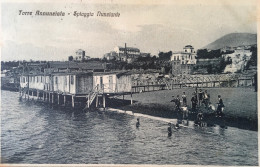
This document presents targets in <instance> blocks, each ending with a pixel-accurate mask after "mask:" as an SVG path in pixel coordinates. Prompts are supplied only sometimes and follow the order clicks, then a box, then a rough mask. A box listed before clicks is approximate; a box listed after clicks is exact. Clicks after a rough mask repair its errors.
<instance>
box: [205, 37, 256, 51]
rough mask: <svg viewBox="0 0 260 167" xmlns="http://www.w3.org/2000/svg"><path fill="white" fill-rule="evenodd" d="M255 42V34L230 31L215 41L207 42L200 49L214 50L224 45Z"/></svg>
mask: <svg viewBox="0 0 260 167" xmlns="http://www.w3.org/2000/svg"><path fill="white" fill-rule="evenodd" d="M256 43H257V35H256V34H250V33H231V34H227V35H225V36H223V37H221V38H219V39H217V40H216V41H214V42H212V43H210V44H208V45H207V46H205V47H203V48H202V49H210V50H216V49H220V48H223V47H225V46H231V47H236V46H241V45H253V44H256Z"/></svg>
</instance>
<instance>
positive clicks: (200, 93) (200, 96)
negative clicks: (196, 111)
mask: <svg viewBox="0 0 260 167" xmlns="http://www.w3.org/2000/svg"><path fill="white" fill-rule="evenodd" d="M198 95H199V106H201V102H202V97H203V92H202V90H201V89H200V90H199V93H198Z"/></svg>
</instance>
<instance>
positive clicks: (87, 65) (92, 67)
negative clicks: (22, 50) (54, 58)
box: [48, 61, 105, 70]
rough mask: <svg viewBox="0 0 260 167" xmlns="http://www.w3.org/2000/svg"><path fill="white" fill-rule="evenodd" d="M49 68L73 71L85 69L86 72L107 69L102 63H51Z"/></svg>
mask: <svg viewBox="0 0 260 167" xmlns="http://www.w3.org/2000/svg"><path fill="white" fill-rule="evenodd" d="M48 64H49V66H48V67H49V68H56V69H66V68H73V69H85V70H95V69H105V68H104V66H103V64H102V63H101V62H95V61H91V62H86V63H80V62H69V61H66V62H49V63H48Z"/></svg>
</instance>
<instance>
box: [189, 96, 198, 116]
mask: <svg viewBox="0 0 260 167" xmlns="http://www.w3.org/2000/svg"><path fill="white" fill-rule="evenodd" d="M197 102H198V100H197V95H196V94H195V93H194V94H193V97H192V98H191V112H192V113H196V112H197V109H196V107H197Z"/></svg>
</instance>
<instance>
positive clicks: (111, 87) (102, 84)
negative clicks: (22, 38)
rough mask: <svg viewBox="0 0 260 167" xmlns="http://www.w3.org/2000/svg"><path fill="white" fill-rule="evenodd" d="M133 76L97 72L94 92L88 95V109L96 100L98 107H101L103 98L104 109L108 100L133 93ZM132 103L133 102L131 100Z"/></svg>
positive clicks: (94, 79)
mask: <svg viewBox="0 0 260 167" xmlns="http://www.w3.org/2000/svg"><path fill="white" fill-rule="evenodd" d="M131 90H132V82H131V74H128V73H127V72H95V73H93V91H92V92H91V93H90V94H89V95H88V98H87V99H89V100H88V101H87V106H86V108H89V107H90V105H91V104H92V102H93V101H94V99H96V107H98V106H99V102H100V101H101V100H100V101H99V98H102V102H103V107H104V108H105V107H106V98H107V97H108V96H114V95H118V94H122V95H124V94H126V93H131V97H132V92H131ZM131 102H132V100H131Z"/></svg>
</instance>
